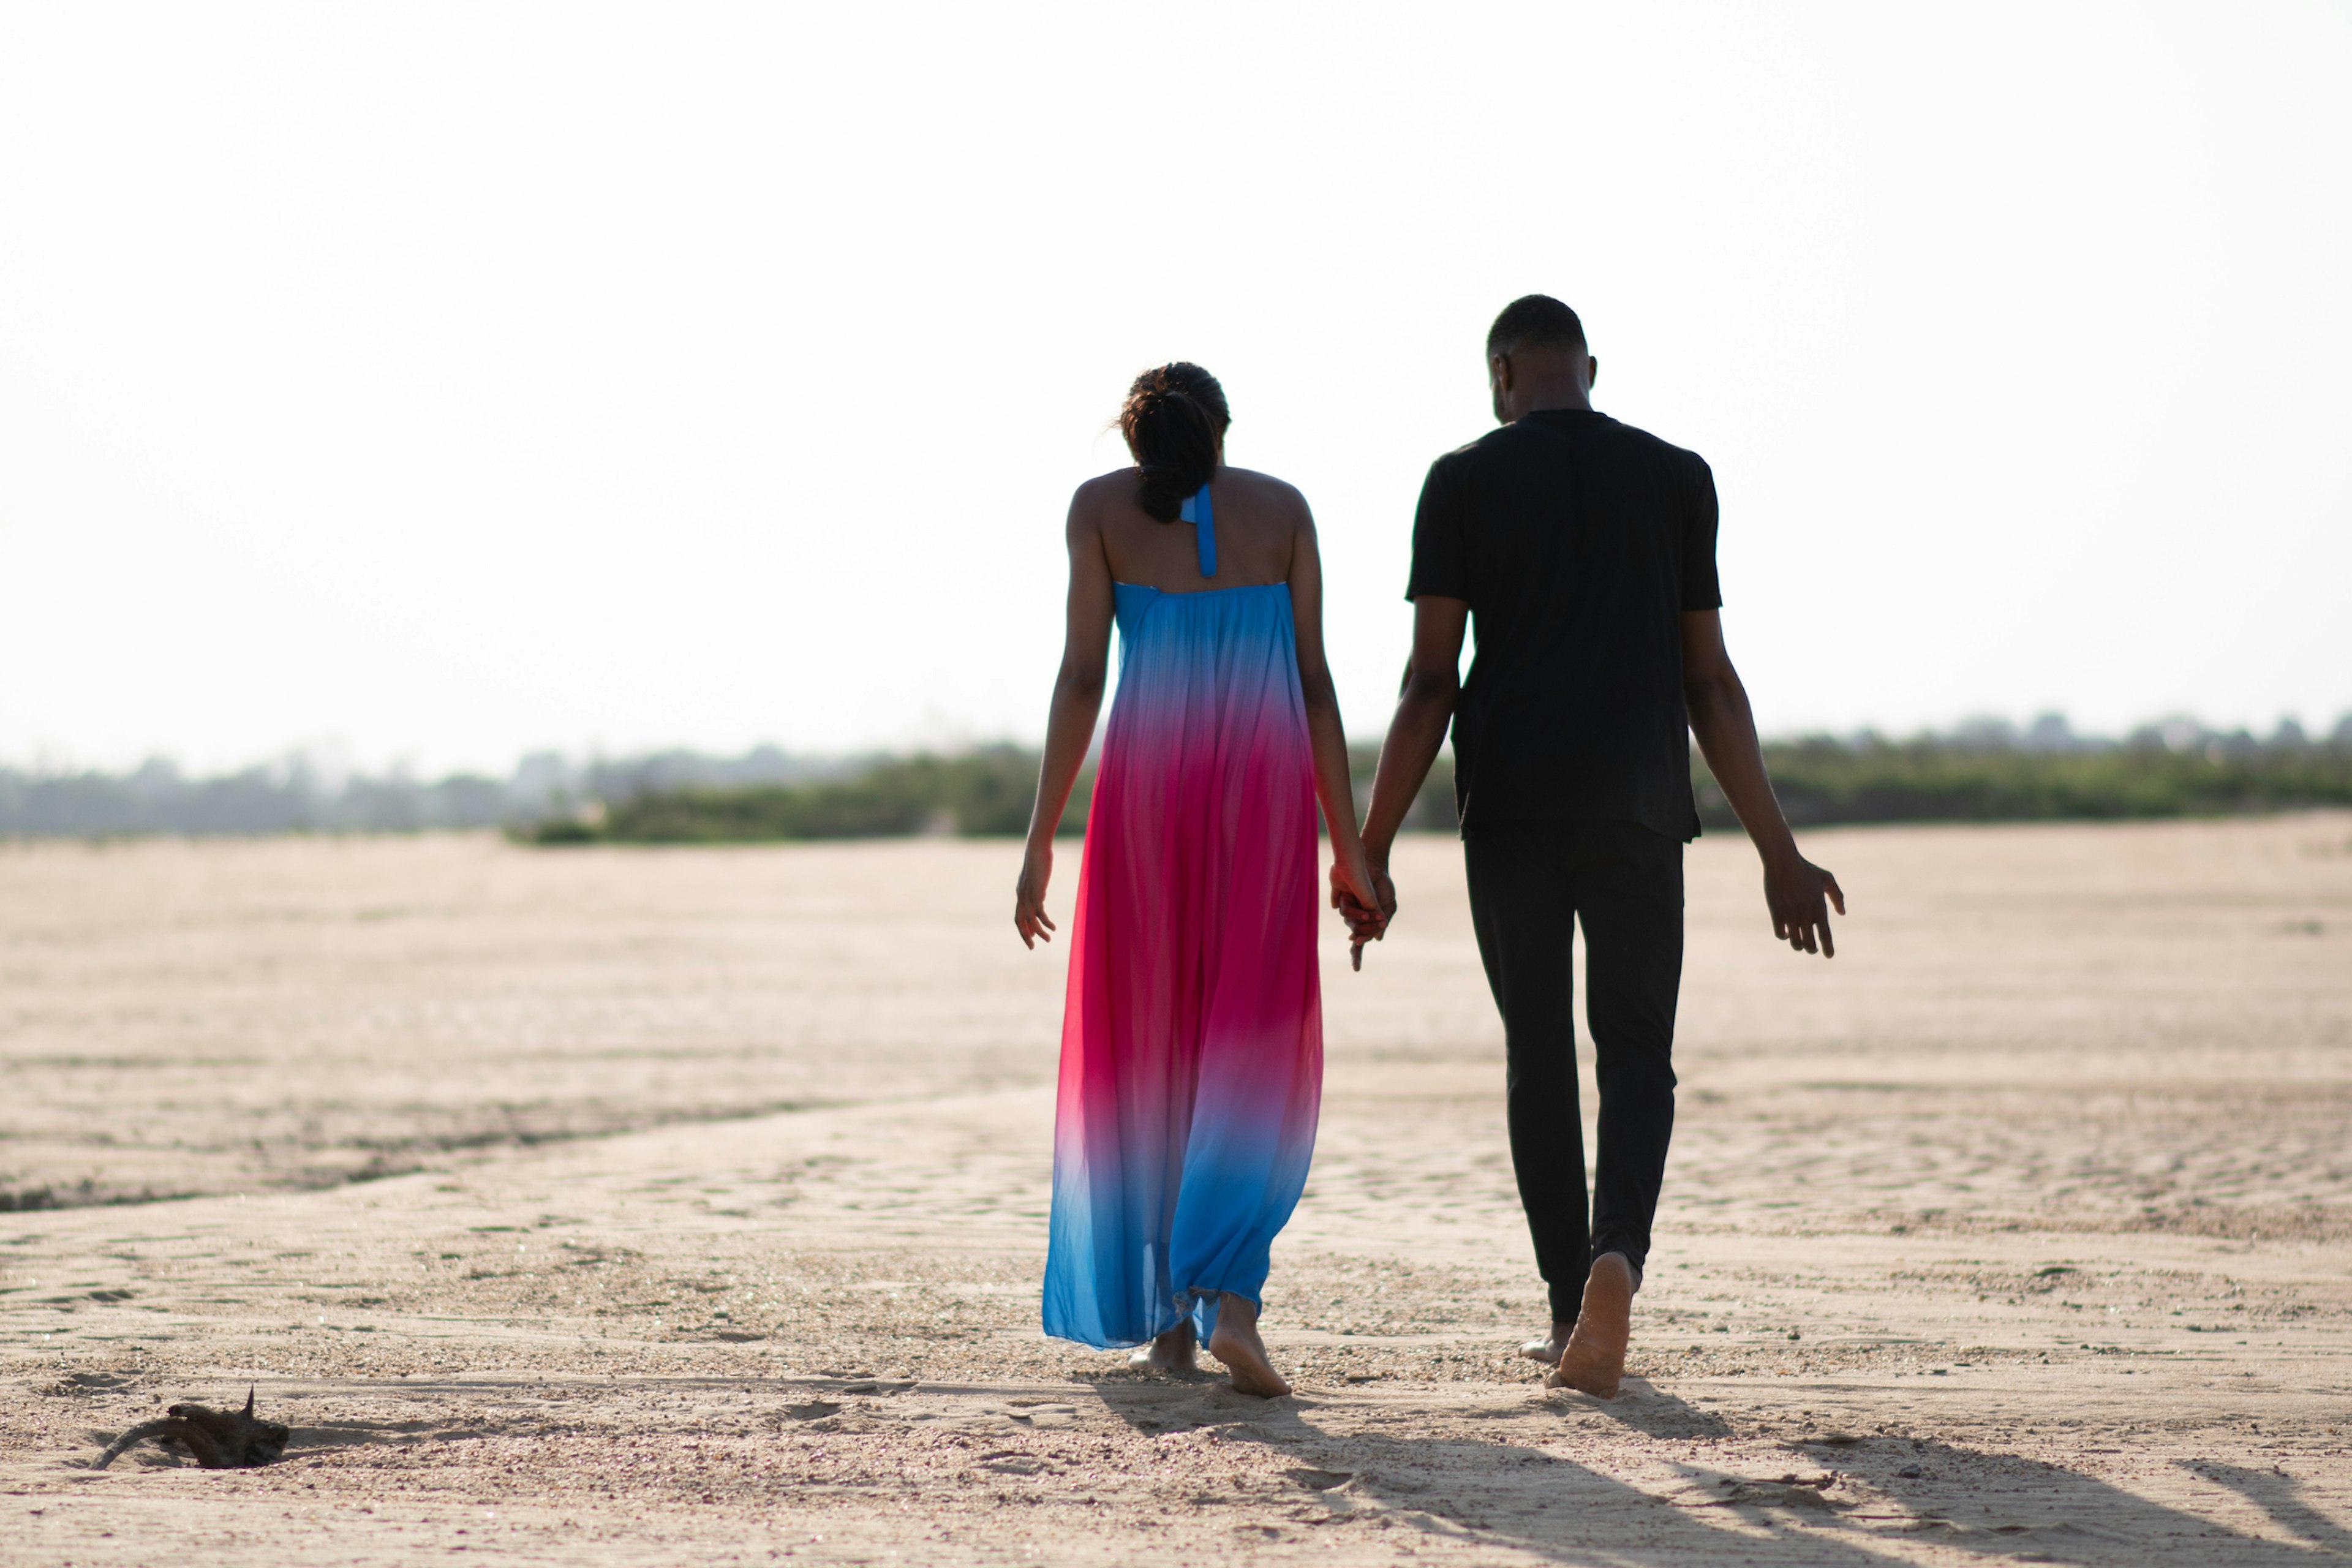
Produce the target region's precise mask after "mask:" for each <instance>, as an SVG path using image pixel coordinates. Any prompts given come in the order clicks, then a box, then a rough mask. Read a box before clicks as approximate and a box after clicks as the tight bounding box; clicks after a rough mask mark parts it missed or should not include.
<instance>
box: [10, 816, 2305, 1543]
mask: <svg viewBox="0 0 2352 1568" xmlns="http://www.w3.org/2000/svg"><path fill="white" fill-rule="evenodd" d="M1808 844H1809V847H1810V848H1811V851H1812V852H1813V853H1814V855H1815V856H1816V858H1820V859H1821V860H1822V861H1823V862H1824V863H1826V864H1828V865H1830V866H1831V867H1832V868H1834V869H1835V870H1836V871H1837V872H1838V874H1839V876H1840V878H1841V879H1842V880H1843V883H1844V884H1845V886H1846V888H1847V889H1848V890H1849V892H1850V894H1851V896H1852V899H1853V916H1852V918H1851V919H1849V920H1848V921H1844V922H1842V923H1841V925H1840V928H1839V939H1840V941H1839V946H1840V954H1839V957H1838V958H1837V960H1836V961H1835V962H1834V963H1827V964H1824V963H1821V962H1820V961H1819V960H1803V959H1800V958H1798V957H1796V956H1794V955H1791V954H1790V953H1789V952H1786V951H1785V950H1780V949H1776V948H1775V947H1774V946H1773V944H1772V943H1771V942H1770V940H1769V934H1768V933H1767V932H1766V931H1764V930H1763V921H1762V910H1761V901H1760V900H1759V897H1758V895H1757V891H1756V873H1755V868H1754V861H1753V858H1752V856H1751V855H1750V854H1749V853H1748V851H1747V850H1746V848H1745V847H1744V846H1742V845H1740V844H1738V843H1737V842H1734V841H1732V840H1729V839H1727V838H1709V839H1707V840H1705V841H1702V842H1701V843H1700V844H1699V845H1698V846H1696V847H1694V849H1693V851H1692V854H1691V858H1690V928H1691V948H1690V956H1689V962H1688V963H1687V966H1686V971H1685V985H1684V1008H1683V1019H1682V1028H1681V1035H1680V1039H1679V1042H1678V1046H1677V1063H1678V1067H1679V1069H1680V1071H1681V1073H1682V1078H1683V1092H1682V1110H1681V1121H1680V1125H1679V1128H1678V1131H1677V1134H1676V1142H1675V1156H1674V1160H1673V1162H1672V1164H1671V1165H1670V1168H1669V1171H1668V1177H1667V1189H1666V1197H1665V1201H1664V1206H1663V1208H1662V1210H1661V1213H1660V1216H1659V1224H1658V1249H1657V1251H1656V1252H1655V1253H1654V1255H1653V1258H1652V1261H1651V1268H1650V1274H1649V1279H1648V1281H1647V1284H1646V1287H1645V1289H1644V1290H1643V1294H1642V1296H1641V1297H1640V1299H1639V1300H1638V1301H1637V1303H1636V1311H1635V1333H1636V1344H1635V1352H1634V1356H1633V1366H1632V1376H1630V1377H1629V1379H1628V1383H1627V1387H1626V1392H1625V1394H1623V1395H1622V1397H1620V1398H1619V1399H1616V1400H1613V1401H1606V1402H1604V1401H1599V1400H1594V1399H1591V1398H1587V1397H1585V1396H1582V1395H1574V1394H1547V1393H1546V1392H1545V1391H1544V1390H1543V1389H1542V1388H1541V1387H1540V1385H1539V1384H1538V1377H1539V1369H1538V1368H1536V1367H1535V1366H1534V1365H1533V1364H1532V1363H1524V1362H1519V1361H1516V1360H1514V1359H1513V1358H1512V1356H1511V1353H1510V1352H1511V1351H1512V1349H1513V1347H1514V1346H1515V1345H1516V1344H1517V1342H1518V1341H1519V1340H1520V1339H1522V1338H1524V1337H1526V1336H1527V1335H1528V1333H1529V1332H1531V1331H1535V1330H1536V1329H1537V1328H1538V1327H1539V1326H1540V1323H1541V1321H1542V1319H1543V1317H1544V1312H1543V1310H1542V1299H1541V1296H1540V1292H1539V1286H1538V1281H1537V1280H1536V1279H1535V1278H1534V1273H1533V1268H1532V1267H1531V1262H1530V1253H1529V1248H1528V1243H1527V1239H1526V1236H1525V1233H1524V1230H1523V1228H1522V1227H1521V1226H1520V1223H1519V1219H1518V1215H1517V1205H1516V1202H1515V1199H1514V1196H1513V1193H1512V1189H1511V1180H1510V1170H1509V1162H1508V1158H1507V1152H1506V1150H1505V1146H1504V1142H1503V1135H1502V1126H1501V1103H1500V1101H1501V1068H1500V1054H1501V1053H1500V1044H1499V1038H1498V1031H1497V1028H1496V1023H1495V1019H1494V1016H1493V1014H1492V1010H1491V1007H1490V1005H1489V1004H1488V1002H1487V999H1486V992H1485V987H1484V984H1483V983H1482V981H1481V979H1480V976H1479V974H1478V970H1477V963H1476V955H1475V950H1474V948H1473V946H1472V943H1471V941H1470V936H1469V931H1468V922H1467V910H1466V907H1465V902H1464V897H1463V891H1462V884H1461V871H1460V862H1459V857H1458V853H1457V851H1456V848H1455V847H1454V845H1452V844H1451V843H1450V842H1448V841H1444V840H1438V839H1432V840H1423V841H1418V842H1413V843H1411V844H1409V845H1408V846H1406V847H1404V849H1403V850H1402V851H1401V854H1400V858H1399V867H1398V879H1399V883H1400V887H1401V889H1402V893H1403V897H1404V899H1405V909H1404V912H1403V915H1402V918H1401V920H1400V921H1399V922H1398V925H1397V927H1396V929H1395V931H1394V932H1393V934H1392V935H1391V938H1390V940H1389V941H1388V942H1386V943H1384V944H1382V945H1381V946H1380V947H1377V948H1375V949H1373V950H1372V952H1370V955H1369V956H1368V961H1367V963H1366V967H1365V972H1364V973H1362V974H1360V975H1359V974H1350V973H1348V971H1347V965H1346V961H1345V949H1344V947H1343V946H1342V945H1341V944H1340V943H1339V940H1338V933H1337V931H1336V929H1335V931H1333V932H1332V940H1331V942H1329V943H1328V945H1327V948H1326V952H1325V986H1326V990H1327V994H1328V1036H1329V1073H1328V1094H1327V1099H1326V1104H1325V1119H1324V1125H1323V1131H1322V1136H1321V1140H1320V1142H1319V1145H1318V1156H1317V1163H1316V1169H1315V1174H1314V1177H1313V1180H1312V1182H1311V1183H1310V1184H1309V1187H1308V1189H1307V1196H1306V1198H1305V1201H1304V1202H1303V1203H1302V1205H1301V1206H1300V1210H1299V1214H1298V1216H1297V1220H1296V1221H1295V1222H1294V1224H1293V1225H1292V1226H1291V1227H1290V1229H1289V1230H1288V1232H1286V1235H1285V1237H1284V1238H1283V1241H1282V1243H1281V1245H1280V1246H1279V1247H1277V1249H1276V1257H1275V1275H1274V1279H1273V1280H1272V1282H1271V1284H1270V1285H1269V1288H1268V1294H1267V1303H1266V1330H1267V1339H1268V1341H1269V1343H1270V1344H1271V1346H1272V1348H1273V1350H1274V1352H1275V1354H1276V1359H1277V1360H1278V1361H1279V1362H1280V1363H1282V1364H1284V1365H1285V1366H1286V1367H1289V1368H1291V1369H1294V1371H1295V1373H1296V1381H1297V1384H1298V1390H1299V1392H1298V1394H1297V1395H1296V1396H1295V1397H1293V1398H1290V1399H1286V1400H1279V1401H1272V1402H1267V1401H1258V1400H1253V1399H1248V1398H1245V1397H1243V1396H1241V1395H1238V1394H1234V1393H1233V1392H1232V1391H1231V1390H1230V1389H1227V1388H1225V1387H1224V1386H1223V1384H1221V1383H1220V1382H1218V1381H1217V1380H1216V1379H1215V1378H1214V1377H1213V1376H1209V1375H1203V1376H1202V1377H1200V1378H1197V1379H1192V1380H1179V1379H1171V1378H1164V1377H1157V1376H1143V1375H1137V1374H1132V1373H1129V1372H1128V1371H1126V1370H1125V1368H1124V1366H1123V1363H1122V1360H1121V1358H1118V1357H1116V1356H1105V1355H1099V1354H1097V1353H1094V1352H1087V1351H1085V1350H1082V1349H1079V1348H1077V1347H1073V1346H1068V1345H1063V1344H1058V1343H1055V1342H1048V1341H1046V1340H1045V1339H1043V1338H1042V1337H1041V1336H1040V1335H1039V1334H1038V1333H1037V1332H1036V1331H1035V1327H1034V1325H1035V1299H1034V1289H1035V1284H1036V1279H1037V1277H1038V1273H1039V1269H1040V1266H1041V1263H1042V1254H1043V1239H1044V1205H1045V1174H1046V1160H1047V1152H1048V1151H1047V1139H1048V1132H1049V1126H1050V1120H1051V1090H1050V1084H1051V1078H1052V1072H1053V1066H1054V1057H1055V1040H1056V1030H1057V1024H1058V1015H1059V1005H1060V987H1061V978H1062V964H1061V955H1060V953H1059V952H1052V953H1047V952H1038V953H1028V952H1024V951H1023V950H1022V948H1021V947H1020V944H1019V942H1018V941H1017V939H1015V938H1014V937H1013V934H1012V932H1011V929H1010V921H1009V910H1010V906H1011V898H1010V889H1011V885H1012V879H1013V871H1014V868H1015V857H1016V850H1015V848H1014V847H1012V846H1007V845H1002V844H959V843H952V842H940V841H922V842H909V843H895V844H882V845H868V846H856V847H778V848H745V849H718V850H660V851H646V850H627V849H613V848H597V849H583V850H563V851H533V850H527V849H521V848H517V847H510V846H508V845H505V844H503V843H500V842H499V841H496V840H494V839H491V838H488V837H425V838H383V839H350V840H332V839H320V840H297V839H282V840H269V841H258V842H248V843H226V842H224V843H201V844H184V843H169V842H159V843H138V844H128V845H112V846H103V847H88V846H80V845H42V846H30V847H26V846H19V847H5V848H0V1195H5V1197H6V1198H7V1200H8V1201H9V1202H10V1203H11V1204H12V1205H13V1204H16V1203H19V1202H23V1201H31V1202H39V1201H43V1199H42V1197H41V1194H46V1201H48V1202H64V1203H68V1204H69V1205H74V1206H68V1207H62V1208H34V1209H24V1208H18V1209H16V1211H15V1212H6V1213H0V1562H5V1563H8V1564H11V1565H15V1564H20V1563H21V1564H51V1563H78V1564H105V1563H154V1562H159V1561H165V1560H172V1559H185V1560H188V1561H194V1562H209V1561H230V1560H236V1561H243V1562H252V1561H270V1560H283V1561H285V1562H288V1563H297V1562H299V1563H413V1562H416V1561H419V1560H422V1559H425V1558H427V1557H431V1558H442V1557H445V1556H447V1555H450V1554H454V1553H456V1552H473V1553H478V1554H487V1555H488V1556H489V1557H491V1558H492V1559H495V1560H507V1561H515V1562H540V1561H544V1562H551V1563H552V1562H562V1563H639V1562H644V1563H677V1562H682V1561H713V1562H739V1561H740V1562H750V1563H768V1562H780V1561H786V1560H792V1561H800V1562H810V1563H835V1562H866V1563H892V1562H904V1563H1000V1562H1002V1563H1031V1562H1038V1563H1064V1562H1067V1563H1136V1562H1141V1561H1146V1560H1149V1561H1153V1562H1159V1563H1227V1562H1236V1561H1249V1562H1257V1561H1265V1562H1269V1563H1272V1562H1281V1561H1287V1560H1291V1559H1301V1560H1304V1559H1310V1558H1311V1559H1313V1560H1315V1561H1318V1562H1329V1563H1390V1562H1397V1561H1405V1560H1411V1561H1426V1560H1439V1561H1446V1562H1458V1563H1607V1564H1669V1563H1720V1562H1739V1561H1746V1562H1757V1563H1792V1564H1793V1563H1831V1564H1840V1563H1852V1564H1855V1565H1857V1568H1859V1565H1861V1564H1865V1563H1871V1564H1875V1563H1885V1562H1900V1563H1912V1562H1917V1563H1964V1562H1965V1563H1982V1562H2010V1561H2018V1562H2032V1561H2060V1562H2086V1563H2116V1564H2126V1563H2131V1564H2138V1563H2148V1562H2151V1561H2155V1562H2167V1563H2176V1562H2177V1563H2252V1564H2271V1563H2282V1564H2283V1563H2308V1562H2312V1561H2315V1560H2330V1559H2333V1558H2336V1557H2338V1556H2341V1555H2343V1554H2345V1552H2347V1548H2352V1455H2347V1447H2352V1436H2347V1431H2346V1429H2347V1427H2352V1399H2347V1394H2352V1359H2347V1355H2352V1138H2347V1130H2352V816H2342V815H2336V816H2303V817H2289V818H2279V819H2270V820H2260V821H2245V822H2231V823H2222V824H2165V825H2147V826H2103V827H2078V826H2030V827H2016V828H1927V829H1905V830H1848V831H1842V832H1824V833H1817V834H1813V835H1811V836H1810V837H1809V838H1808ZM1075 872H1076V863H1075V856H1074V855H1069V854H1066V856H1065V863H1064V865H1063V868H1062V879H1061V885H1060V887H1059V888H1058V889H1056V891H1057V893H1058V894H1059V896H1060V900H1061V902H1062V904H1063V905H1064V906H1065V907H1066V901H1067V897H1068V894H1069V891H1070V883H1071V882H1072V881H1073V880H1074V879H1075ZM1588 1073H1589V1063H1588ZM1590 1110H1591V1107H1590V1103H1589V1097H1588V1105H1587V1114H1588V1116H1589V1114H1590ZM27 1194H30V1196H29V1197H28V1196H27ZM142 1198H144V1199H146V1200H148V1201H139V1200H141V1199H142ZM248 1384H252V1385H255V1386H256V1387H257V1397H258V1403H259V1405H260V1408H261V1411H262V1414H264V1415H274V1416H275V1417H276V1418H278V1419H279V1420H283V1421H285V1422H287V1423H289V1424H290V1425H291V1426H293V1427H294V1428H295V1436H294V1441H293V1445H292V1447H290V1449H289V1454H288V1457H287V1458H286V1460H285V1461H284V1462H283V1463H281V1464H279V1465H277V1466H274V1467H271V1468H266V1469H260V1470H253V1471H237V1472H211V1471H204V1470H200V1469H197V1468H193V1467H189V1466H185V1465H182V1464H177V1463H173V1462H172V1461H171V1460H170V1459H169V1458H167V1457H166V1456H163V1455H162V1454H160V1453H156V1452H154V1451H153V1450H152V1448H142V1449H140V1450H135V1451H134V1452H133V1453H132V1454H131V1456H129V1457H127V1458H123V1459H121V1460H119V1461H118V1462H117V1463H116V1464H115V1466H114V1467H113V1468H111V1469H110V1470H107V1471H105V1472H98V1471H94V1470H91V1469H89V1468H88V1463H89V1459H90V1458H93V1457H94V1456H95V1454H96V1453H97V1452H98V1450H99V1448H100V1446H101V1445H102V1444H103V1442H104V1441H105V1440H106V1438H107V1437H108V1436H110V1435H112V1434H114V1433H116V1432H119V1431H121V1430H123V1429H124V1428H126V1427H127V1426H131V1424H133V1423H134V1422H136V1421H139V1420H142V1419H146V1418H148V1417H150V1416H152V1415H154V1414H157V1413H158V1411H159V1407H160V1405H163V1404H165V1403H170V1402H174V1401H178V1400H183V1399H197V1400H202V1401H205V1402H206V1403H213V1404H220V1403H225V1402H235V1401H237V1400H241V1399H242V1397H243V1394H244V1392H245V1389H246V1387H247V1385H248Z"/></svg>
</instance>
